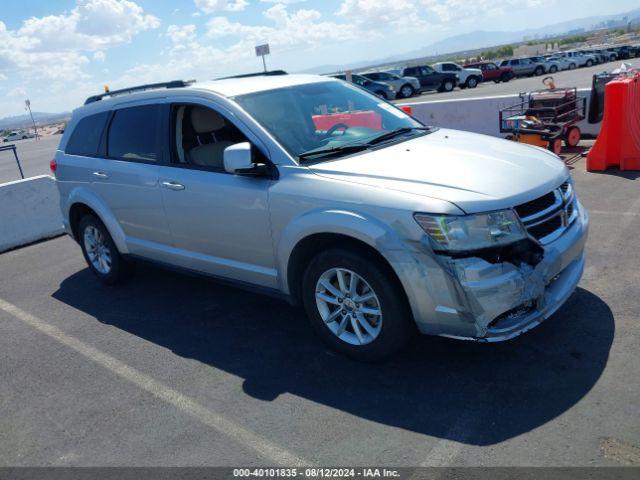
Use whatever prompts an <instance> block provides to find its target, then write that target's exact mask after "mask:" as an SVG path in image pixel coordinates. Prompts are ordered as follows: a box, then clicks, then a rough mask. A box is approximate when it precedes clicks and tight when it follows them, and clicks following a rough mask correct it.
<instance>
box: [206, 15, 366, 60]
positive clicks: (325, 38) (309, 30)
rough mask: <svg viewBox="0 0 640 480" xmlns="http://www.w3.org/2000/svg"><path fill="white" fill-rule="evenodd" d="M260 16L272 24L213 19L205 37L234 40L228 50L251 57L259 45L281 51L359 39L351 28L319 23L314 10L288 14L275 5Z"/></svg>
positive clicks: (355, 30) (320, 19) (321, 21)
mask: <svg viewBox="0 0 640 480" xmlns="http://www.w3.org/2000/svg"><path fill="white" fill-rule="evenodd" d="M263 15H264V16H265V18H267V19H268V20H270V21H271V22H272V23H273V24H274V25H273V26H269V25H245V24H241V23H237V22H230V21H229V20H228V19H227V18H226V17H213V18H212V19H210V20H209V21H208V22H207V36H208V37H211V38H221V37H235V38H236V39H237V43H236V44H235V45H234V46H232V47H231V50H233V51H235V52H237V53H239V54H243V52H246V55H252V54H253V47H254V46H255V45H257V44H258V43H262V42H268V43H269V44H270V45H271V46H272V47H276V48H278V47H280V49H281V50H283V49H291V48H294V47H300V46H309V45H317V44H320V43H328V42H329V43H330V42H333V41H336V40H340V41H342V40H350V39H355V38H359V33H360V32H359V30H358V29H357V28H355V27H354V26H353V25H350V24H346V23H340V24H339V23H335V22H328V21H323V20H322V18H321V17H322V15H321V14H320V12H318V11H317V10H306V9H300V10H297V11H295V12H292V13H289V11H288V10H287V7H286V6H285V5H283V4H280V3H279V4H276V5H274V6H273V7H271V8H269V9H267V10H266V11H265V12H263Z"/></svg>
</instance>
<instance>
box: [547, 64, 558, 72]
mask: <svg viewBox="0 0 640 480" xmlns="http://www.w3.org/2000/svg"><path fill="white" fill-rule="evenodd" d="M557 71H558V67H556V66H555V65H551V67H550V68H549V73H556V72H557Z"/></svg>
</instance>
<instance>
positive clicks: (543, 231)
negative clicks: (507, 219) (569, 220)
mask: <svg viewBox="0 0 640 480" xmlns="http://www.w3.org/2000/svg"><path fill="white" fill-rule="evenodd" d="M560 227H562V220H561V218H560V215H556V216H555V217H553V218H551V219H549V220H547V221H545V222H542V223H540V224H539V225H535V226H533V227H528V228H527V230H528V231H529V233H530V234H531V235H532V236H533V237H534V238H536V239H538V240H541V239H543V238H544V237H546V236H547V235H551V234H552V233H553V232H555V231H556V230H558V229H559V228H560Z"/></svg>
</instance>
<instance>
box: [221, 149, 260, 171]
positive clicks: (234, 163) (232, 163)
mask: <svg viewBox="0 0 640 480" xmlns="http://www.w3.org/2000/svg"><path fill="white" fill-rule="evenodd" d="M223 158H224V169H225V170H226V171H227V172H229V173H233V174H237V173H241V172H242V171H243V170H245V171H246V170H250V169H252V168H253V167H254V166H255V164H254V163H253V158H252V156H251V144H250V143H249V142H243V143H236V144H235V145H231V146H230V147H227V148H225V149H224V157H223Z"/></svg>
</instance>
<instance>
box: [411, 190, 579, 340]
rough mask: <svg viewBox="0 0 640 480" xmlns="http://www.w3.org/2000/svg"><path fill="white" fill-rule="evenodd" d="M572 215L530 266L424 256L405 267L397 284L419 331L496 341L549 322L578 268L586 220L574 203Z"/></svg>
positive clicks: (572, 287)
mask: <svg viewBox="0 0 640 480" xmlns="http://www.w3.org/2000/svg"><path fill="white" fill-rule="evenodd" d="M578 212H579V214H578V216H577V218H576V219H575V220H574V221H573V223H572V224H571V225H570V226H569V227H568V228H567V230H566V231H565V232H564V233H563V234H562V236H560V237H559V238H558V239H557V240H555V241H553V242H552V243H549V244H547V245H545V246H544V247H543V252H542V259H541V260H539V262H538V263H536V264H535V266H532V265H529V264H527V263H525V262H513V263H512V262H510V261H501V262H494V261H487V260H485V259H483V258H479V257H466V258H453V257H448V256H443V255H436V258H433V256H432V255H431V256H429V255H424V254H421V255H419V256H420V257H421V258H420V259H419V260H418V261H417V262H416V263H414V265H413V266H412V268H407V265H406V264H405V265H404V267H405V268H404V269H403V273H404V274H405V275H404V276H405V278H401V281H402V283H403V284H404V285H405V288H406V289H407V294H408V296H409V300H410V303H411V307H412V311H413V313H414V318H415V319H416V323H417V325H418V328H419V329H420V331H421V332H423V333H427V334H432V335H441V336H447V337H453V338H458V339H465V340H475V341H482V342H497V341H503V340H508V339H510V338H513V337H515V336H518V335H520V334H522V333H524V332H526V331H527V330H530V329H532V328H534V327H535V326H537V325H539V324H540V323H541V322H543V321H544V320H545V319H547V318H549V317H550V316H551V315H552V314H553V313H554V312H555V311H556V310H558V309H559V308H560V307H561V306H562V304H563V303H564V302H565V301H566V300H567V299H568V298H569V297H570V296H571V294H572V293H573V291H574V290H575V288H576V287H577V285H578V282H579V281H580V278H581V276H582V272H583V269H584V245H585V243H586V240H587V235H588V224H589V220H588V214H587V212H586V210H585V209H584V208H583V207H582V205H580V204H579V203H578ZM414 258H415V255H414ZM418 263H419V264H421V265H420V266H418V265H417V264H418ZM517 263H519V265H516V264H517ZM407 275H408V276H409V278H406V276H407ZM407 285H408V287H407ZM420 289H423V290H422V293H420ZM425 290H426V292H428V293H427V294H426V295H425Z"/></svg>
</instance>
